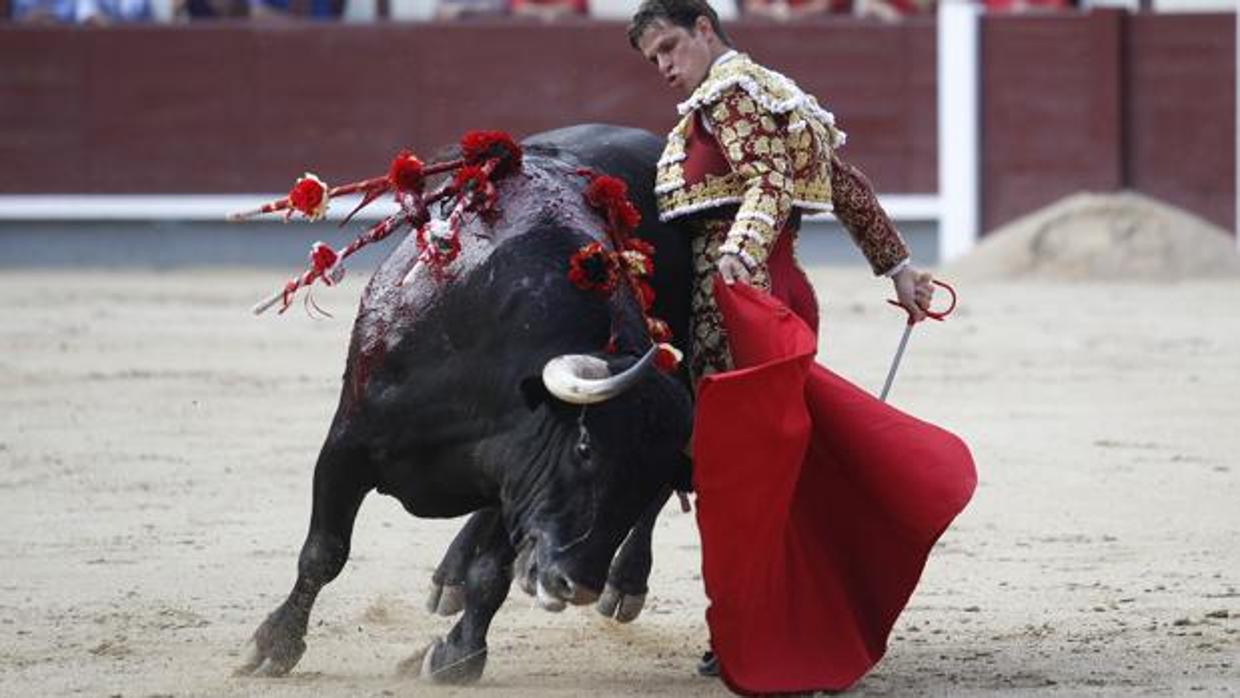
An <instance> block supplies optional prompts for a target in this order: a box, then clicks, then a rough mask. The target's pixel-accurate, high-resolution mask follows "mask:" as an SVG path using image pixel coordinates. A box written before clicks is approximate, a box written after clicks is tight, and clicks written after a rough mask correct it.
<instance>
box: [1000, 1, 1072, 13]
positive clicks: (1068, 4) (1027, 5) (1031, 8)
mask: <svg viewBox="0 0 1240 698" xmlns="http://www.w3.org/2000/svg"><path fill="white" fill-rule="evenodd" d="M1076 5H1077V3H1076V1H1075V0H982V6H983V7H985V8H986V11H987V12H1048V11H1049V12H1054V11H1057V10H1067V9H1071V8H1073V7H1076Z"/></svg>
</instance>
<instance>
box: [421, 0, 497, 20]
mask: <svg viewBox="0 0 1240 698" xmlns="http://www.w3.org/2000/svg"><path fill="white" fill-rule="evenodd" d="M506 14H508V2H507V0H439V4H438V5H437V6H436V7H435V19H438V20H454V19H470V18H472V17H502V16H504V15H506Z"/></svg>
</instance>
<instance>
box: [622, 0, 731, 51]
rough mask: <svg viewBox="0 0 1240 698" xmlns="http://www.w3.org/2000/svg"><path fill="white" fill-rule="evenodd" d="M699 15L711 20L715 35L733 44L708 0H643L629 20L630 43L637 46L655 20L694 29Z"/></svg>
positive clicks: (634, 46) (729, 44)
mask: <svg viewBox="0 0 1240 698" xmlns="http://www.w3.org/2000/svg"><path fill="white" fill-rule="evenodd" d="M698 17H705V18H706V19H707V20H709V21H710V27H711V29H713V30H715V35H716V36H718V37H719V40H720V41H722V42H723V43H724V44H726V45H728V46H731V45H732V39H730V38H729V37H728V35H727V33H726V32H724V31H723V25H721V24H720V23H719V15H718V14H717V13H716V12H715V8H713V7H711V6H710V3H708V2H706V0H642V4H641V5H639V6H638V7H637V12H635V13H633V19H632V20H631V21H630V22H629V45H630V46H632V47H633V48H637V40H638V39H640V38H641V36H642V33H644V32H645V31H646V29H647V28H649V27H650V25H651V24H654V23H655V22H660V21H662V22H667V23H668V24H673V25H675V26H678V27H684V28H685V29H687V30H689V31H693V30H694V28H693V23H694V22H696V21H697V18H698Z"/></svg>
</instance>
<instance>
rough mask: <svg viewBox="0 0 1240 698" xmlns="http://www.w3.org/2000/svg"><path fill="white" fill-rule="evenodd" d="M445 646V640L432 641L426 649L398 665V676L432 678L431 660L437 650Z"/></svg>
mask: <svg viewBox="0 0 1240 698" xmlns="http://www.w3.org/2000/svg"><path fill="white" fill-rule="evenodd" d="M442 644H443V638H440V637H437V638H435V639H434V640H431V641H430V642H429V643H427V645H426V646H425V647H423V648H422V649H419V650H418V651H416V652H414V653H413V654H411V655H409V656H408V657H407V658H405V659H402V660H401V661H400V662H399V663H397V665H396V675H397V676H407V677H409V678H414V679H416V678H419V677H422V676H428V677H429V676H430V669H431V658H432V657H433V656H434V654H435V648H436V647H438V646H440V645H442Z"/></svg>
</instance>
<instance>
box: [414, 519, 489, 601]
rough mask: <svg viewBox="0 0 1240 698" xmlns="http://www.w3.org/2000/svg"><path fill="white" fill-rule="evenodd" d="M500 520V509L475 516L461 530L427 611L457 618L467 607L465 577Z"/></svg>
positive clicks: (436, 580)
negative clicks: (481, 546)
mask: <svg viewBox="0 0 1240 698" xmlns="http://www.w3.org/2000/svg"><path fill="white" fill-rule="evenodd" d="M498 519H499V509H498V508H492V509H482V510H481V511H477V512H475V513H474V514H473V515H472V516H470V517H469V520H468V521H466V522H465V525H464V526H462V527H461V530H460V531H459V532H458V533H457V534H456V537H455V538H453V539H452V543H451V544H450V545H449V546H448V550H447V551H446V552H445V553H444V555H443V559H442V560H440V561H439V566H438V567H436V568H435V573H434V574H433V575H431V590H430V594H429V595H428V596H427V598H426V610H427V611H430V612H431V613H437V614H439V615H441V616H452V615H456V614H457V613H459V612H460V611H461V609H462V608H464V607H465V577H466V575H468V574H469V566H470V564H471V563H472V562H473V560H474V557H475V556H476V555H477V554H478V549H479V545H480V544H483V543H486V542H487V540H486V537H487V536H488V535H489V533H490V530H491V526H493V525H494V523H495V521H497V520H498Z"/></svg>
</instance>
